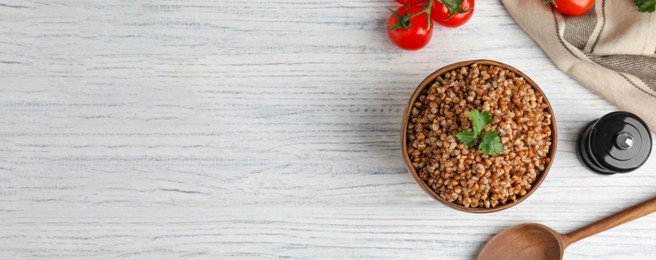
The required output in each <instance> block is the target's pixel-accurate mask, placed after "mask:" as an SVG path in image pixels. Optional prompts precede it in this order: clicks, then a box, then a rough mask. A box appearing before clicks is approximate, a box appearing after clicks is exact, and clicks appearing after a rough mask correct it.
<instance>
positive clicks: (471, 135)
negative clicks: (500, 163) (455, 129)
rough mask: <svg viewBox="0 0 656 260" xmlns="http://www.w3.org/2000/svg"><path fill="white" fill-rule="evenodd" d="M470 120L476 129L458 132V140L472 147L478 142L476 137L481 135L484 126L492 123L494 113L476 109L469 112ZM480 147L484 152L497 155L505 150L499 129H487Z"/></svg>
mask: <svg viewBox="0 0 656 260" xmlns="http://www.w3.org/2000/svg"><path fill="white" fill-rule="evenodd" d="M469 120H471V121H472V123H473V124H474V130H473V131H471V130H463V131H460V133H457V134H456V137H457V138H458V141H460V142H462V143H464V144H465V146H467V147H472V146H474V145H475V144H476V139H477V138H478V137H479V136H480V135H481V132H482V131H483V128H485V126H486V125H488V124H489V123H492V115H491V114H490V113H488V112H487V111H483V112H479V111H478V110H476V109H474V110H473V111H471V112H469ZM478 149H481V151H482V152H483V153H484V154H487V155H495V154H498V153H500V152H502V151H503V143H501V139H500V138H499V132H497V131H487V132H486V133H485V135H483V138H481V143H480V144H479V145H478Z"/></svg>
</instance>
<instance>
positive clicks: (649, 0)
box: [635, 0, 656, 13]
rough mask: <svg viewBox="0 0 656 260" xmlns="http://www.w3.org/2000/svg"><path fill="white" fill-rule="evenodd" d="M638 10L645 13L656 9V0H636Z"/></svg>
mask: <svg viewBox="0 0 656 260" xmlns="http://www.w3.org/2000/svg"><path fill="white" fill-rule="evenodd" d="M635 3H636V5H637V6H638V10H640V12H643V13H651V12H654V11H656V0H635Z"/></svg>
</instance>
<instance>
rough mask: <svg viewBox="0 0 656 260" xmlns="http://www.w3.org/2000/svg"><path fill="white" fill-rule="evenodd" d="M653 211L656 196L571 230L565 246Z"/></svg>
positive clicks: (655, 205)
mask: <svg viewBox="0 0 656 260" xmlns="http://www.w3.org/2000/svg"><path fill="white" fill-rule="evenodd" d="M654 212H656V198H653V199H650V200H648V201H645V202H642V203H640V204H638V205H635V206H633V207H630V208H628V209H625V210H622V211H620V212H618V213H615V214H614V215H611V216H608V217H606V218H604V219H602V220H599V221H597V222H595V223H592V224H590V225H588V226H586V227H583V228H581V229H579V230H576V231H572V232H571V233H569V234H567V235H565V239H564V240H565V241H564V242H565V246H568V245H570V244H572V243H574V242H576V241H579V240H581V239H584V238H586V237H589V236H592V235H594V234H597V233H599V232H602V231H605V230H608V229H611V228H614V227H616V226H619V225H622V224H624V223H626V222H629V221H632V220H635V219H637V218H640V217H643V216H645V215H649V214H651V213H654Z"/></svg>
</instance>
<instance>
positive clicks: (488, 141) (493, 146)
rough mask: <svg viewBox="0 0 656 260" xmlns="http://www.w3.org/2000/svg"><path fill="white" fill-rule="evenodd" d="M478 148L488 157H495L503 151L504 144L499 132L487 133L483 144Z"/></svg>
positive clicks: (482, 140)
mask: <svg viewBox="0 0 656 260" xmlns="http://www.w3.org/2000/svg"><path fill="white" fill-rule="evenodd" d="M478 148H479V149H481V151H483V153H484V154H487V155H495V154H498V153H500V152H502V151H503V143H501V139H500V138H499V132H497V131H487V132H485V135H483V138H482V139H481V144H480V145H478Z"/></svg>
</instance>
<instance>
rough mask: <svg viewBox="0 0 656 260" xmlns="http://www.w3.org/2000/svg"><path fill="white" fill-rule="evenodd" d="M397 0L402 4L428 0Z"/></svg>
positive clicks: (419, 2)
mask: <svg viewBox="0 0 656 260" xmlns="http://www.w3.org/2000/svg"><path fill="white" fill-rule="evenodd" d="M396 2H397V3H399V4H402V5H409V4H421V3H423V2H426V0H396Z"/></svg>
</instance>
